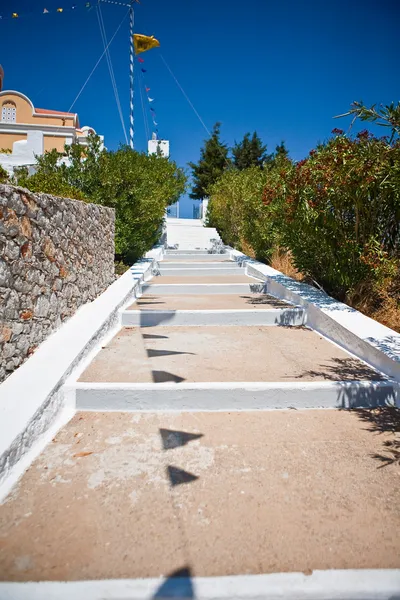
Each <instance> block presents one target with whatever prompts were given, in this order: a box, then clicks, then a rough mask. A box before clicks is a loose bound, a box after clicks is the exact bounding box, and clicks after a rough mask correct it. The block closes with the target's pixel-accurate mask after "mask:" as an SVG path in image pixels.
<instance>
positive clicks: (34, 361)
mask: <svg viewBox="0 0 400 600" xmlns="http://www.w3.org/2000/svg"><path fill="white" fill-rule="evenodd" d="M150 254H151V255H152V256H156V257H159V258H160V257H161V256H162V250H157V249H155V250H153V251H152V252H151V253H150ZM152 265H153V258H146V259H143V260H142V261H139V262H138V263H136V264H135V265H134V266H133V267H131V269H130V270H129V271H127V272H126V273H124V275H122V276H121V277H120V278H119V279H117V280H116V281H115V282H114V283H113V284H112V285H110V286H109V287H108V288H107V290H106V291H105V292H103V294H101V295H100V296H99V297H98V298H96V300H94V301H93V302H90V303H88V304H85V305H84V306H81V307H80V308H79V309H78V311H77V312H76V313H75V315H73V316H72V317H71V318H70V319H69V320H68V321H66V322H65V323H64V324H63V325H62V326H61V327H60V329H59V330H58V331H56V332H54V333H53V334H51V335H50V336H49V337H48V338H47V339H46V340H45V341H44V342H43V343H42V344H41V345H40V346H39V348H38V349H37V351H36V352H35V354H33V356H31V357H30V358H29V359H28V360H27V361H26V362H25V363H24V364H23V365H22V366H21V367H20V368H19V369H17V370H16V371H14V373H12V375H10V377H8V379H6V380H5V381H4V382H3V383H2V384H1V385H0V482H1V481H2V480H4V479H5V478H6V477H7V475H8V474H9V473H10V471H11V469H12V468H13V467H14V466H15V465H16V464H17V463H18V461H20V460H21V458H22V457H23V456H24V455H25V454H26V453H27V452H28V451H29V450H30V448H31V447H32V446H33V444H34V443H35V442H38V441H39V438H40V436H41V435H43V434H44V433H45V432H46V431H47V430H48V429H49V428H50V427H51V426H52V424H53V423H54V422H55V420H56V419H58V418H59V415H60V414H61V413H62V411H64V410H67V412H68V409H69V408H71V407H73V405H71V404H69V399H68V397H67V395H66V392H65V388H64V387H63V384H64V383H65V381H66V379H67V378H68V376H69V375H70V374H71V372H72V371H73V369H75V368H76V367H77V366H78V364H79V363H80V361H82V360H83V358H84V357H85V356H86V355H87V354H88V353H89V352H90V351H91V350H92V349H93V348H94V347H95V346H96V344H98V342H99V340H100V339H102V338H103V337H104V335H105V334H106V333H107V331H109V330H111V329H113V328H115V327H117V328H119V326H120V312H119V309H120V308H122V307H123V306H125V304H126V302H127V300H128V299H131V298H133V297H134V296H135V295H137V294H138V293H139V290H140V287H139V283H140V282H141V281H143V280H144V279H147V278H149V277H151V268H152Z"/></svg>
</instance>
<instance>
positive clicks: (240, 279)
mask: <svg viewBox="0 0 400 600" xmlns="http://www.w3.org/2000/svg"><path fill="white" fill-rule="evenodd" d="M259 282H261V280H260V279H255V278H254V277H248V276H247V275H229V272H228V274H227V275H219V276H218V277H215V276H210V277H207V276H205V275H199V276H198V277H185V276H182V277H178V276H172V275H160V276H158V277H154V278H153V279H151V280H150V281H148V282H146V283H147V284H149V285H152V284H160V283H162V284H165V283H184V284H191V285H193V284H196V283H214V284H218V283H259Z"/></svg>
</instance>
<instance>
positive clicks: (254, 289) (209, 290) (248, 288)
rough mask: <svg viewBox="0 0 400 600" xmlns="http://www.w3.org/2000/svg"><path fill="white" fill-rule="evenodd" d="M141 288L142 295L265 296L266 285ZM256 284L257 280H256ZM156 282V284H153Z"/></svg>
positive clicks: (167, 284) (232, 284) (198, 284)
mask: <svg viewBox="0 0 400 600" xmlns="http://www.w3.org/2000/svg"><path fill="white" fill-rule="evenodd" d="M156 281H157V278H155V279H153V280H152V282H151V285H149V284H144V285H142V286H141V291H142V294H145V293H147V294H168V295H169V294H252V293H253V294H263V293H264V292H265V290H266V285H265V283H262V282H260V283H250V284H249V283H156ZM254 281H255V282H256V280H254ZM153 282H154V283H153Z"/></svg>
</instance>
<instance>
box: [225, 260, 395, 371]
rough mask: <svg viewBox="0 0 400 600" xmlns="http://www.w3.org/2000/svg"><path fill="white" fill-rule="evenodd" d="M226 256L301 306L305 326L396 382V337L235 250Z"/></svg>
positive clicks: (356, 312) (326, 296)
mask: <svg viewBox="0 0 400 600" xmlns="http://www.w3.org/2000/svg"><path fill="white" fill-rule="evenodd" d="M230 257H231V259H232V260H235V261H237V262H240V263H242V264H243V266H245V267H246V271H247V273H248V274H249V275H253V276H255V277H258V278H260V279H263V280H264V281H265V282H266V283H267V289H266V291H267V292H268V293H270V294H272V295H273V296H276V297H277V298H281V299H283V300H288V301H290V302H292V303H294V304H296V305H298V306H304V307H305V308H306V309H307V322H306V324H307V325H309V327H311V328H312V329H315V330H316V331H318V332H320V333H321V334H323V335H324V336H325V337H327V338H329V339H330V340H332V341H333V342H335V343H337V344H339V345H340V346H343V347H344V348H346V349H347V350H348V351H349V352H352V353H353V354H355V355H356V356H358V357H360V358H361V359H362V360H365V361H366V362H367V363H369V364H371V365H372V366H374V367H375V368H376V369H378V370H379V371H381V372H383V373H385V374H386V375H388V376H389V377H392V378H393V379H394V380H396V381H397V382H400V334H398V333H396V332H395V331H393V330H392V329H389V328H388V327H385V326H384V325H381V324H380V323H378V322H377V321H374V320H373V319H370V318H369V317H366V316H365V315H363V314H361V313H360V312H358V311H357V310H355V309H354V308H351V307H350V306H347V304H343V303H342V302H339V301H337V300H335V299H334V298H331V297H330V296H328V295H327V294H325V293H324V292H322V291H320V290H318V289H316V288H314V287H312V286H310V285H307V284H305V283H301V282H299V281H295V280H294V279H292V278H291V277H287V276H286V275H284V274H283V273H281V272H280V271H276V270H275V269H273V268H272V267H269V266H268V265H264V264H263V263H260V262H258V261H256V260H253V259H252V258H249V257H248V256H246V255H245V254H243V253H242V252H239V251H238V250H230Z"/></svg>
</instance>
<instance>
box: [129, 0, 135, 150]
mask: <svg viewBox="0 0 400 600" xmlns="http://www.w3.org/2000/svg"><path fill="white" fill-rule="evenodd" d="M133 2H134V0H130V8H129V35H130V46H129V78H130V96H129V145H130V147H131V148H132V150H133V134H134V115H133V93H134V78H133V66H134V61H135V48H134V41H133V26H134V19H135V16H134V11H133Z"/></svg>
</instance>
